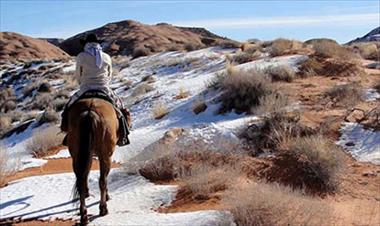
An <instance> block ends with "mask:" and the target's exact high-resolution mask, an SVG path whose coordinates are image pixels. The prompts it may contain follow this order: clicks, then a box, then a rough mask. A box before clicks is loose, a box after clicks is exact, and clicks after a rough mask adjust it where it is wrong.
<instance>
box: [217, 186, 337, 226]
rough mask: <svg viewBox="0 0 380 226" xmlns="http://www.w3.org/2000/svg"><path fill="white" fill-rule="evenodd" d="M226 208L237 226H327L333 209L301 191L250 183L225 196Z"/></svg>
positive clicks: (223, 200)
mask: <svg viewBox="0 0 380 226" xmlns="http://www.w3.org/2000/svg"><path fill="white" fill-rule="evenodd" d="M222 203H223V204H224V205H225V206H228V207H229V208H230V209H229V210H230V211H231V213H232V214H233V216H234V219H235V222H236V224H237V225H238V226H266V225H268V226H270V225H330V224H331V223H332V207H330V206H329V205H328V204H327V203H326V202H324V201H322V200H320V199H318V198H315V197H314V198H313V197H309V196H306V195H304V194H303V193H302V192H301V191H298V190H294V189H292V188H290V187H286V186H282V185H279V184H276V183H264V182H260V183H253V182H251V183H249V184H247V185H245V186H244V187H241V188H234V189H231V190H229V191H228V192H225V193H224V194H223V196H222Z"/></svg>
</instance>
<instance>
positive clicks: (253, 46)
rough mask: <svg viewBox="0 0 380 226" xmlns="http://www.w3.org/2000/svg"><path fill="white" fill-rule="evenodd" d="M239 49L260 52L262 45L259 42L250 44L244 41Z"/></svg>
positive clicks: (246, 51) (247, 51)
mask: <svg viewBox="0 0 380 226" xmlns="http://www.w3.org/2000/svg"><path fill="white" fill-rule="evenodd" d="M241 50H242V51H243V52H245V53H251V54H253V53H256V52H261V51H263V46H262V45H261V44H260V43H255V44H252V43H247V42H246V43H244V44H243V45H242V46H241Z"/></svg>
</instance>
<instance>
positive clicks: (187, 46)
mask: <svg viewBox="0 0 380 226" xmlns="http://www.w3.org/2000/svg"><path fill="white" fill-rule="evenodd" d="M201 48H202V45H199V44H197V43H192V42H188V43H186V44H185V50H186V51H187V52H191V51H194V50H197V49H201Z"/></svg>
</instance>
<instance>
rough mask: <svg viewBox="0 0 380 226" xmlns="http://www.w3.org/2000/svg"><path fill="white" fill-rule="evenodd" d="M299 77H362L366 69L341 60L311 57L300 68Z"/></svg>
mask: <svg viewBox="0 0 380 226" xmlns="http://www.w3.org/2000/svg"><path fill="white" fill-rule="evenodd" d="M299 69H300V72H299V73H298V75H299V76H300V77H304V78H305V77H311V76H317V75H319V76H336V77H348V76H362V75H364V74H365V71H364V69H363V68H362V67H361V66H359V65H358V64H357V63H355V62H349V61H343V60H339V59H328V60H326V59H324V58H322V57H319V56H311V57H310V58H309V59H308V60H306V61H304V62H303V63H302V64H301V65H300V67H299Z"/></svg>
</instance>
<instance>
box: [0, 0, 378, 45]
mask: <svg viewBox="0 0 380 226" xmlns="http://www.w3.org/2000/svg"><path fill="white" fill-rule="evenodd" d="M379 4H380V3H379V0H357V1H353V0H341V1H329V0H319V1H310V0H309V1H307V0H305V1H301V0H294V1H274V0H267V1H253V0H252V1H200V0H199V1H180V0H166V1H159V0H155V1H154V0H151V1H121V0H109V1H105V0H93V1H87V0H50V1H49V0H42V1H41V0H40V1H37V0H0V30H1V31H14V32H19V33H22V34H26V35H30V36H33V37H60V38H68V37H70V36H73V35H75V34H77V33H79V32H83V31H86V30H89V29H94V28H97V27H100V26H102V25H104V24H106V23H110V22H115V21H120V20H125V19H133V20H137V21H140V22H143V23H148V24H156V23H159V22H167V23H171V24H174V25H180V26H199V27H205V28H207V29H209V30H211V31H212V32H215V33H217V34H219V35H222V36H227V37H229V38H232V39H236V40H240V41H243V40H246V39H249V38H259V39H263V40H270V39H274V38H278V37H284V38H294V39H299V40H307V39H310V38H315V37H327V38H333V39H336V40H337V41H339V42H342V43H344V42H347V41H349V40H351V39H353V38H356V37H358V36H363V35H364V34H366V33H368V32H369V31H370V30H372V29H373V28H375V27H377V26H379V24H380V16H379V14H380V12H379V11H380V5H379Z"/></svg>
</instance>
